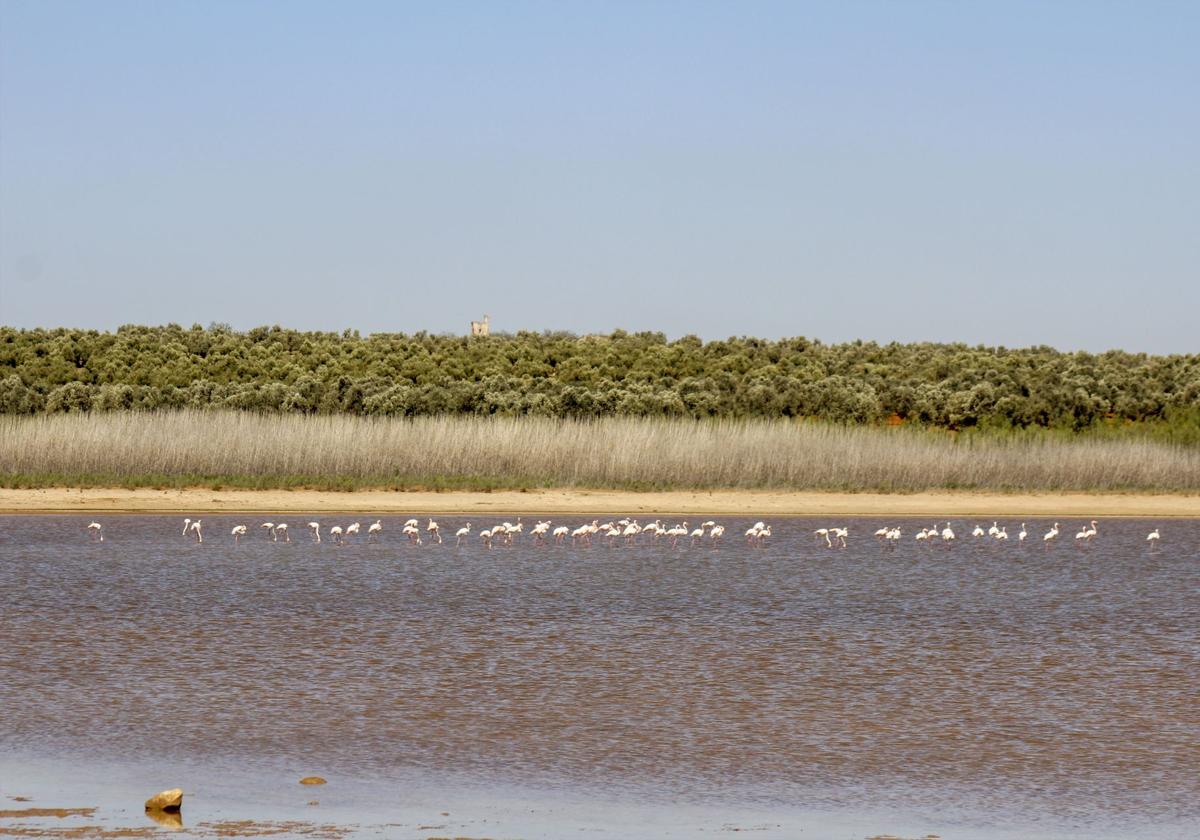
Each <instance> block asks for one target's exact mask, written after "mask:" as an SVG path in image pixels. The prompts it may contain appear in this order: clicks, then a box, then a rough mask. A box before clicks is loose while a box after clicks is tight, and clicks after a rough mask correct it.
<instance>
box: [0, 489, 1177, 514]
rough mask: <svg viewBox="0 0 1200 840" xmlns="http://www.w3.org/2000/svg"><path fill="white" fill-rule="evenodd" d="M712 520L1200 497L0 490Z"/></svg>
mask: <svg viewBox="0 0 1200 840" xmlns="http://www.w3.org/2000/svg"><path fill="white" fill-rule="evenodd" d="M305 511H329V512H335V511H344V512H351V511H352V512H361V513H420V512H435V511H436V512H439V513H466V514H487V513H495V514H508V513H515V514H520V513H541V514H600V515H604V514H622V515H630V516H641V517H644V516H647V515H657V514H689V515H694V514H713V515H728V516H741V515H745V516H755V517H763V516H804V515H825V514H829V515H838V516H881V515H888V516H937V517H941V516H985V515H993V516H1063V517H1069V516H1136V517H1197V516H1200V496H1197V495H1183V494H1166V493H1164V494H1135V493H1130V494H1124V493H1013V494H1005V493H971V492H961V493H960V492H927V493H909V494H899V493H894V494H891V493H814V492H773V491H750V490H713V491H665V492H628V491H618V490H581V489H543V490H528V491H518V490H505V491H498V492H490V493H488V492H402V491H390V490H361V491H355V492H330V491H318V490H214V489H211V488H192V489H183V490H174V489H172V490H156V489H150V488H142V489H124V488H83V489H76V488H65V487H64V488H42V489H29V490H25V489H9V488H5V489H0V513H109V514H118V513H241V512H244V513H257V512H262V513H300V512H305Z"/></svg>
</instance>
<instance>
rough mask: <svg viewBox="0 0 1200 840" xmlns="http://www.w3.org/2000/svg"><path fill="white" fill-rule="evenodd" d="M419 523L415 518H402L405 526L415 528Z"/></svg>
mask: <svg viewBox="0 0 1200 840" xmlns="http://www.w3.org/2000/svg"><path fill="white" fill-rule="evenodd" d="M419 524H421V523H419V522H417V520H415V519H406V520H404V527H405V528H416V527H417V526H418V525H419Z"/></svg>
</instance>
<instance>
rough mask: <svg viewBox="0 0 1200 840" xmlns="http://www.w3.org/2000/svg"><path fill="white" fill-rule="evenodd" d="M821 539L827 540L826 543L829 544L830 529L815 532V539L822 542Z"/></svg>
mask: <svg viewBox="0 0 1200 840" xmlns="http://www.w3.org/2000/svg"><path fill="white" fill-rule="evenodd" d="M821 537H824V538H825V542H829V529H828V528H818V529H817V530H815V531H813V539H815V540H816V541H817V542H820V541H821Z"/></svg>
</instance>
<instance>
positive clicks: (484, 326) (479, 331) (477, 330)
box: [471, 315, 488, 335]
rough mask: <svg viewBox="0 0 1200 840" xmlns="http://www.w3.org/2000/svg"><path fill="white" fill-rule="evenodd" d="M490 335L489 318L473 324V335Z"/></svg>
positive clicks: (485, 317)
mask: <svg viewBox="0 0 1200 840" xmlns="http://www.w3.org/2000/svg"><path fill="white" fill-rule="evenodd" d="M487 334H488V316H486V315H484V316H483V320H482V321H472V322H471V335H487Z"/></svg>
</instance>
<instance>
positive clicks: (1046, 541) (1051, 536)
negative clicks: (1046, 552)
mask: <svg viewBox="0 0 1200 840" xmlns="http://www.w3.org/2000/svg"><path fill="white" fill-rule="evenodd" d="M1056 539H1058V523H1057V522H1055V523H1054V527H1053V528H1051V529H1050V530H1049V531H1047V532H1046V535H1045V536H1044V537H1042V545H1043V546H1048V545H1050V543H1051V542H1052V541H1053V540H1056Z"/></svg>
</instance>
